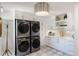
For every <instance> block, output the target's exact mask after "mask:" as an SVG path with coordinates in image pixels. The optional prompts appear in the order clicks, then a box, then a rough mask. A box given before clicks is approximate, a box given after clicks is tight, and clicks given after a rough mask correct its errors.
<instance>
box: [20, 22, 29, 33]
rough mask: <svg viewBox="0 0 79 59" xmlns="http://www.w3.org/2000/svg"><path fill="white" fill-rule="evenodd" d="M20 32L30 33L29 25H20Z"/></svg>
mask: <svg viewBox="0 0 79 59" xmlns="http://www.w3.org/2000/svg"><path fill="white" fill-rule="evenodd" d="M18 31H19V32H20V33H27V32H28V31H29V24H28V23H26V22H21V23H20V24H19V25H18Z"/></svg>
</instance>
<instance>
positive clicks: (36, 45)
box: [32, 39, 40, 48]
mask: <svg viewBox="0 0 79 59" xmlns="http://www.w3.org/2000/svg"><path fill="white" fill-rule="evenodd" d="M32 46H33V48H38V47H39V46H40V41H39V40H38V39H35V40H33V43H32Z"/></svg>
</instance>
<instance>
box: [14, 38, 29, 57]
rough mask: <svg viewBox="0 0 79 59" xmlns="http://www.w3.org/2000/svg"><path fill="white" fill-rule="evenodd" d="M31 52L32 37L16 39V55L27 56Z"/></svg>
mask: <svg viewBox="0 0 79 59" xmlns="http://www.w3.org/2000/svg"><path fill="white" fill-rule="evenodd" d="M29 53H30V37H20V38H17V40H16V49H15V55H16V56H25V55H27V54H29Z"/></svg>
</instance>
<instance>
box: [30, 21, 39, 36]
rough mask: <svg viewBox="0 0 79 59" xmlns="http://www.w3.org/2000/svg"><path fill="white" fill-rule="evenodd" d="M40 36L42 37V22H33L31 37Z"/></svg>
mask: <svg viewBox="0 0 79 59" xmlns="http://www.w3.org/2000/svg"><path fill="white" fill-rule="evenodd" d="M39 35H40V22H39V21H31V36H39Z"/></svg>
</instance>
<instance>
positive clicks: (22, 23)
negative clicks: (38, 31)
mask: <svg viewBox="0 0 79 59" xmlns="http://www.w3.org/2000/svg"><path fill="white" fill-rule="evenodd" d="M29 36H30V22H29V21H27V20H22V19H16V38H18V37H29Z"/></svg>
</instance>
